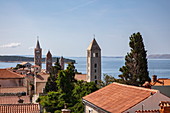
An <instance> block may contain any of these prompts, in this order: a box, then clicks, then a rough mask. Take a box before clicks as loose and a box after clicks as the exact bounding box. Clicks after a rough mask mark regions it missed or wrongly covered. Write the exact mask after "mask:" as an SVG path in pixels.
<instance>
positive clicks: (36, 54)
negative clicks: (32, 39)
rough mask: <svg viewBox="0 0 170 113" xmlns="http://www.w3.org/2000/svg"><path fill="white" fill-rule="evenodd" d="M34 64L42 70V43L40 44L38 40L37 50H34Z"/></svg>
mask: <svg viewBox="0 0 170 113" xmlns="http://www.w3.org/2000/svg"><path fill="white" fill-rule="evenodd" d="M34 63H35V65H38V66H40V69H41V64H42V49H41V48H40V43H39V40H38V39H37V45H36V48H35V49H34Z"/></svg>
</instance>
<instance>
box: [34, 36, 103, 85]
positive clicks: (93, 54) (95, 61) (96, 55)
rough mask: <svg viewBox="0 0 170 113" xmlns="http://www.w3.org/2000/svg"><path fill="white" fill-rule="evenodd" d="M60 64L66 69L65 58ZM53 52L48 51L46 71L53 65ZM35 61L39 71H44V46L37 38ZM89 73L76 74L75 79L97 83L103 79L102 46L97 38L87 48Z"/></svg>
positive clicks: (61, 59)
mask: <svg viewBox="0 0 170 113" xmlns="http://www.w3.org/2000/svg"><path fill="white" fill-rule="evenodd" d="M59 61H60V65H61V67H62V69H64V58H63V57H61V58H60V60H59ZM52 62H53V61H52V54H51V52H50V51H48V53H47V55H46V70H45V72H46V73H49V72H50V69H51V67H52ZM34 63H35V66H39V72H42V48H41V47H40V42H39V40H37V44H36V48H35V49H34ZM86 65H87V67H86V69H87V74H76V75H75V79H77V80H83V81H87V82H92V81H93V82H95V83H96V84H97V83H98V82H99V81H100V80H101V48H100V46H99V45H98V43H97V41H96V40H95V38H94V39H93V40H92V42H91V43H90V45H89V46H88V48H87V64H86Z"/></svg>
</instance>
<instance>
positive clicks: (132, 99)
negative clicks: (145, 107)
mask: <svg viewBox="0 0 170 113" xmlns="http://www.w3.org/2000/svg"><path fill="white" fill-rule="evenodd" d="M156 92H157V90H153V89H147V88H141V87H135V86H130V85H123V84H118V83H112V84H110V85H108V86H106V87H104V88H102V89H99V90H97V91H95V92H93V93H91V94H89V95H87V96H85V97H83V99H84V100H86V101H88V102H90V103H92V104H93V105H95V106H97V107H99V108H102V109H104V110H106V111H108V112H112V113H121V112H124V111H126V110H128V109H129V108H131V107H133V106H135V105H136V104H138V103H140V102H141V101H143V100H145V99H146V98H148V97H149V96H150V95H151V93H152V94H155V93H156Z"/></svg>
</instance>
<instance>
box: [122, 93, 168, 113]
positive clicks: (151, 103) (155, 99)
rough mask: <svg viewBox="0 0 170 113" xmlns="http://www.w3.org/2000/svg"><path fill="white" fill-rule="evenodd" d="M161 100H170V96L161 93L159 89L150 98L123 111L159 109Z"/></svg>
mask: <svg viewBox="0 0 170 113" xmlns="http://www.w3.org/2000/svg"><path fill="white" fill-rule="evenodd" d="M160 101H170V98H169V97H167V96H165V95H163V94H161V93H160V92H159V91H158V92H157V93H155V94H154V95H151V96H150V97H149V98H147V99H145V100H144V101H142V102H140V103H139V104H137V105H135V106H134V107H132V108H130V109H128V110H127V111H125V112H123V113H135V111H137V110H142V106H143V110H157V109H160V107H159V103H160Z"/></svg>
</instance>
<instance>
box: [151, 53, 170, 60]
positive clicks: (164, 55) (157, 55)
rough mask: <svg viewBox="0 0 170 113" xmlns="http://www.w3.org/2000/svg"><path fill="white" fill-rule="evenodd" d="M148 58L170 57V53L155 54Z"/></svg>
mask: <svg viewBox="0 0 170 113" xmlns="http://www.w3.org/2000/svg"><path fill="white" fill-rule="evenodd" d="M148 58H150V59H170V54H154V55H149V56H148Z"/></svg>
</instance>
